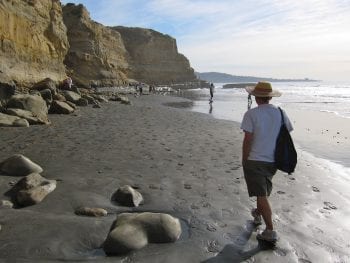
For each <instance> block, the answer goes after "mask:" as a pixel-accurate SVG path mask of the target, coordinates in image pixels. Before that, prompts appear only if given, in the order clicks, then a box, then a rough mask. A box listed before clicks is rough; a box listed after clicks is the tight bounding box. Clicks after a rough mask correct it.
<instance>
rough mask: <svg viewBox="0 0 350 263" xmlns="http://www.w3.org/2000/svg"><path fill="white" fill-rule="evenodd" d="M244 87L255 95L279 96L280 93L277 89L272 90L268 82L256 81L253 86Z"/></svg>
mask: <svg viewBox="0 0 350 263" xmlns="http://www.w3.org/2000/svg"><path fill="white" fill-rule="evenodd" d="M245 89H246V91H247V92H248V93H249V94H251V95H253V96H255V97H280V96H281V95H282V93H281V92H279V91H278V90H273V89H272V86H271V83H269V82H258V84H256V85H255V86H249V87H245Z"/></svg>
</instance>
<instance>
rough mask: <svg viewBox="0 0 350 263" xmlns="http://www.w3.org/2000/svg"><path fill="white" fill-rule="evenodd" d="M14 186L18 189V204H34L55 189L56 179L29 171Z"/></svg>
mask: <svg viewBox="0 0 350 263" xmlns="http://www.w3.org/2000/svg"><path fill="white" fill-rule="evenodd" d="M16 188H17V189H19V190H18V192H17V196H16V201H17V203H18V204H19V205H20V206H29V205H35V204H38V203H40V202H41V201H42V200H43V199H44V198H45V197H46V196H47V195H48V194H49V193H51V192H52V191H53V190H55V189H56V180H47V179H46V178H44V177H42V176H41V175H40V174H38V173H31V174H29V175H27V176H26V177H24V178H22V179H21V180H20V181H19V182H18V183H17V185H16Z"/></svg>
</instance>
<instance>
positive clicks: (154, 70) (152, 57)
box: [113, 26, 198, 84]
mask: <svg viewBox="0 0 350 263" xmlns="http://www.w3.org/2000/svg"><path fill="white" fill-rule="evenodd" d="M113 29H114V30H115V31H117V32H119V33H120V34H121V36H122V39H123V41H124V45H125V47H126V49H127V51H128V55H129V64H130V67H131V71H130V74H129V77H130V78H132V79H136V80H138V81H141V82H146V83H150V84H174V83H184V82H194V81H198V80H197V77H196V76H195V74H194V70H193V69H192V68H191V66H190V63H189V61H188V59H187V58H186V57H185V56H184V55H182V54H180V53H178V50H177V45H176V40H175V39H174V38H172V37H170V36H169V35H164V34H162V33H159V32H157V31H154V30H151V29H144V28H129V27H121V26H118V27H113Z"/></svg>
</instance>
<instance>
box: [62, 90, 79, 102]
mask: <svg viewBox="0 0 350 263" xmlns="http://www.w3.org/2000/svg"><path fill="white" fill-rule="evenodd" d="M63 96H64V97H65V98H66V100H68V101H70V102H73V103H76V102H78V101H79V100H80V98H81V96H80V95H79V94H78V93H76V92H74V91H70V90H65V91H63Z"/></svg>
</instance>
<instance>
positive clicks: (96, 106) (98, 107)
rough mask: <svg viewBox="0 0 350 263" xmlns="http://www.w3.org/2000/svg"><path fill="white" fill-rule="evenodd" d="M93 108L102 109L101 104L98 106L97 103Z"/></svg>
mask: <svg viewBox="0 0 350 263" xmlns="http://www.w3.org/2000/svg"><path fill="white" fill-rule="evenodd" d="M92 107H93V108H96V109H100V108H101V105H100V104H98V103H96V104H94V106H92Z"/></svg>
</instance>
